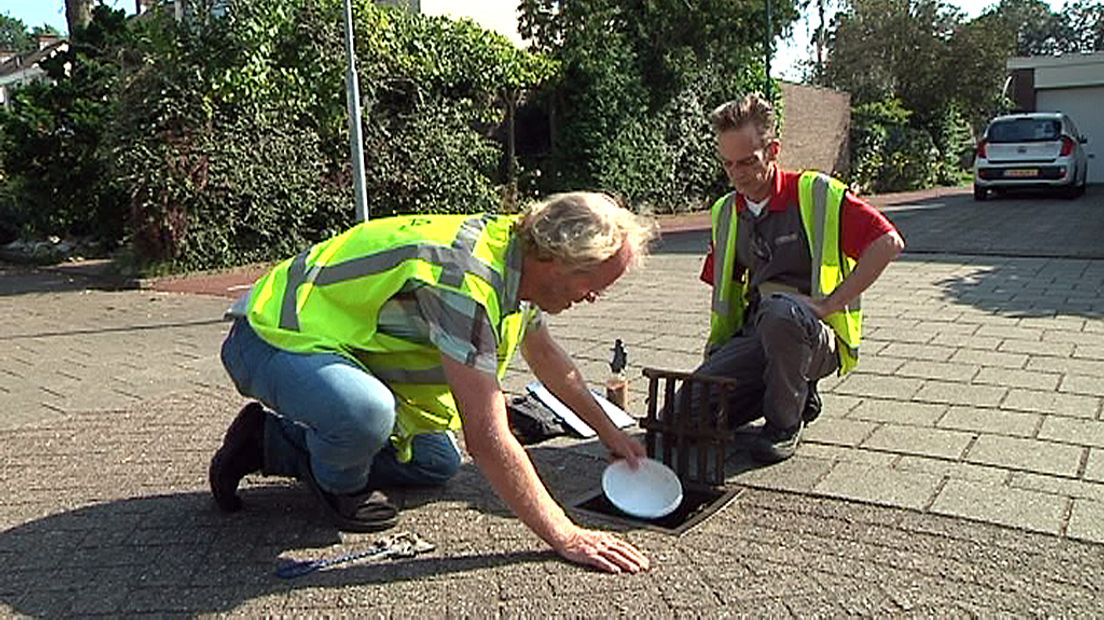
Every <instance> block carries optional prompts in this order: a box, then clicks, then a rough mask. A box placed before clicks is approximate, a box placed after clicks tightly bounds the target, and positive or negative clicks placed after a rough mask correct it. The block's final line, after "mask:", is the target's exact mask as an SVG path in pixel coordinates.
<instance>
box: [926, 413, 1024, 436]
mask: <svg viewBox="0 0 1104 620" xmlns="http://www.w3.org/2000/svg"><path fill="white" fill-rule="evenodd" d="M1042 419H1043V416H1041V415H1038V414H1035V413H1024V412H1020V411H1009V410H1005V409H985V408H981V407H959V406H956V407H951V408H949V409H948V411H947V413H946V415H944V416H943V417H942V418H941V419H940V420H939V421H938V422H937V423H936V426H939V427H942V428H951V429H957V430H963V431H974V432H977V433H988V434H994V435H1017V436H1021V437H1034V436H1035V431H1036V429H1038V428H1039V424H1040V423H1041V421H1042Z"/></svg>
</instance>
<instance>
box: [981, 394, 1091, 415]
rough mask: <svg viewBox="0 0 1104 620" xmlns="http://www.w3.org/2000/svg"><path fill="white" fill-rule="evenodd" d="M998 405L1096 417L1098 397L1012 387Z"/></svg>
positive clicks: (1008, 407)
mask: <svg viewBox="0 0 1104 620" xmlns="http://www.w3.org/2000/svg"><path fill="white" fill-rule="evenodd" d="M1000 407H1001V409H1018V410H1021V411H1033V412H1037V413H1044V414H1046V413H1053V414H1057V415H1063V416H1069V417H1075V418H1090V419H1092V418H1096V417H1097V414H1098V413H1099V411H1100V398H1097V397H1094V396H1081V395H1077V394H1060V393H1057V392H1040V391H1036V390H1021V389H1018V388H1013V389H1011V390H1009V391H1008V396H1006V397H1005V399H1004V401H1003V402H1002V403H1001V404H1000Z"/></svg>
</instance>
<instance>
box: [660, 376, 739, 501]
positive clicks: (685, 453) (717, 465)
mask: <svg viewBox="0 0 1104 620" xmlns="http://www.w3.org/2000/svg"><path fill="white" fill-rule="evenodd" d="M643 374H644V376H645V377H647V378H648V380H649V382H648V413H647V416H646V417H645V418H644V419H643V420H641V421H640V426H641V427H642V428H643V429H644V431H645V435H644V445H645V447H646V448H647V450H648V456H649V457H651V458H654V459H658V460H660V461H662V462H663V463H666V464H667V466H668V467H670V468H671V469H673V470H675V473H676V474H678V477H679V479H680V480H682V483H683V485H684V486H688V487H698V488H717V487H721V486H724V484H725V467H724V465H725V455H726V452H727V449H728V448H729V446H730V445H731V444H732V442H733V440H734V438H735V433H734V432H733V430H732V429H731V428H730V427H729V422H728V404H729V401H730V398H729V395H730V393H731V391H732V390H733V389H734V388H735V386H736V381H735V380H733V379H728V378H725V377H715V376H710V375H696V374H693V373H685V372H676V371H670V370H660V369H656V368H645V369H644V372H643ZM695 396H697V399H696V400H697V404H698V406H697V407H695V406H694V402H695Z"/></svg>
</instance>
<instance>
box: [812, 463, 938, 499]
mask: <svg viewBox="0 0 1104 620" xmlns="http://www.w3.org/2000/svg"><path fill="white" fill-rule="evenodd" d="M940 480H941V479H940V478H939V477H938V476H932V475H928V474H924V473H920V472H911V471H910V472H903V471H897V470H893V469H885V468H875V467H869V466H866V465H858V464H855V463H837V464H836V465H835V467H833V468H832V470H831V471H830V472H828V474H827V475H826V476H824V478H823V479H822V480H821V481H820V482H818V483H817V484H816V486H815V487H813V491H815V492H817V493H823V494H826V495H831V496H833V497H842V498H845V499H850V500H858V501H864V502H871V503H874V504H880V505H885V506H899V507H903V508H913V509H920V508H923V507H925V506H926V505H927V503H928V501H929V500H930V499H931V497H932V496H933V495H934V494H935V491H936V489H938V487H939V483H940Z"/></svg>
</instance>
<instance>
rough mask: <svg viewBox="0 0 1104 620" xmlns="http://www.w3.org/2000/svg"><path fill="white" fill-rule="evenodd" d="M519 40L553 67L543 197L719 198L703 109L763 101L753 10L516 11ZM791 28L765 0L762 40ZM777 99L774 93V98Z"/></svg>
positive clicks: (757, 17) (610, 4)
mask: <svg viewBox="0 0 1104 620" xmlns="http://www.w3.org/2000/svg"><path fill="white" fill-rule="evenodd" d="M520 11H521V16H522V17H521V27H520V28H519V30H520V31H521V34H522V36H523V37H525V38H527V39H529V40H530V41H532V43H533V45H534V47H535V48H536V49H538V50H541V51H543V52H545V53H547V54H548V55H550V56H552V57H553V58H555V59H557V60H559V61H560V63H561V66H562V71H561V74H560V79H559V80H558V81H557V82H556V84H555V86H554V88H552V89H549V91H548V92H546V93H545V97H544V98H543V100H542V105H543V106H544V107H545V109H546V110H548V111H549V113H550V115H551V116H552V118H553V119H554V122H553V123H552V125H553V152H552V154H551V157H550V162H548V161H542V162H540V164H541V165H542V166H547V167H546V169H545V172H551V174H545V175H544V176H543V177H542V180H543V182H544V186H543V187H542V189H543V190H544V191H553V190H562V189H566V188H568V187H572V186H574V187H582V186H587V187H604V188H607V189H610V190H614V191H617V192H619V193H621V194H622V195H624V196H625V197H627V198H628V199H630V201H632V202H633V203H634V204H636V205H637V206H641V205H652V206H658V207H661V208H667V209H680V208H684V207H687V206H689V207H696V206H698V205H700V203H701V202H702V201H704V200H706V197H707V196H709V195H711V194H713V193H714V192H716V191H719V189H720V185H718V181H719V178H718V168H717V166H716V162H715V161H714V159H713V154H712V145H711V143H710V138H709V136H710V129H709V127H708V123H707V115H708V112H709V110H711V109H712V108H713V107H714V106H716V105H718V104H719V103H721V102H723V101H726V100H728V99H732V98H735V97H738V96H740V95H742V94H745V93H747V92H750V91H762V90H764V87H765V83H766V75H765V66H764V63H763V59H764V53H763V41H764V36H763V31H764V25H765V23H766V15H765V4H764V3H763V2H762V0H735V1H734V0H696V1H694V2H689V1H687V0H589V1H587V2H578V1H576V2H569V1H566V0H522V2H521V6H520ZM796 18H797V9H796V6H795V2H794V1H793V0H772V27H773V29H774V30H773V32H772V33H771V35H772V36H771V37H770V38H771V40H774V39H775V38H777V37H778V36H780V35H781V34H782V33H784V32H786V31H787V30H788V29H789V28H790V26H791V24H792V23H793V22H794V21H795V20H796ZM776 92H777V91H776Z"/></svg>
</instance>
